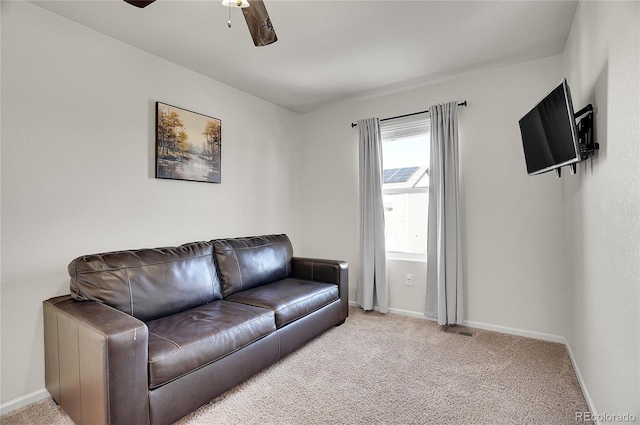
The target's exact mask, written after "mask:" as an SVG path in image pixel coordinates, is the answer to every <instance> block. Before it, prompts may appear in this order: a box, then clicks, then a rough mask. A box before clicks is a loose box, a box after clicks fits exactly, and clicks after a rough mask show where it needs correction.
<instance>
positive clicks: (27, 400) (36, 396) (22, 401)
mask: <svg viewBox="0 0 640 425" xmlns="http://www.w3.org/2000/svg"><path fill="white" fill-rule="evenodd" d="M47 397H49V392H48V391H47V390H46V389H44V388H42V389H41V390H38V391H34V392H32V393H30V394H27V395H23V396H22V397H18V398H16V399H14V400H11V401H8V402H6V403H3V404H0V415H2V416H4V415H6V414H7V413H9V412H13V411H14V410H16V409H19V408H21V407H24V406H27V405H29V404H31V403H35V402H37V401H40V400H44V399H45V398H47Z"/></svg>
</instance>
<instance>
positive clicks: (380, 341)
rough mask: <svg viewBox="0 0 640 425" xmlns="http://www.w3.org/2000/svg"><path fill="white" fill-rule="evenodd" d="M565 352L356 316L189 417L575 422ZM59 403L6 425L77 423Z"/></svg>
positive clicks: (576, 399)
mask: <svg viewBox="0 0 640 425" xmlns="http://www.w3.org/2000/svg"><path fill="white" fill-rule="evenodd" d="M587 410H588V409H587V404H586V402H585V400H584V397H583V395H582V392H581V390H580V387H579V385H578V382H577V379H576V376H575V373H574V370H573V368H572V366H571V361H570V360H569V357H568V354H567V352H566V349H565V347H564V346H563V345H561V344H554V343H549V342H544V341H539V340H535V339H528V338H523V337H517V336H511V335H504V334H499V333H495V332H489V331H483V330H476V329H473V336H472V337H468V336H462V335H457V334H450V333H445V332H442V331H441V330H440V327H439V326H438V325H437V324H435V323H433V322H430V321H427V320H421V319H415V318H410V317H404V316H399V315H393V314H387V315H381V314H379V313H376V312H369V313H365V312H363V311H362V310H359V309H353V308H352V309H351V311H350V317H349V319H347V322H346V323H345V324H344V325H342V326H340V327H337V328H334V329H332V330H330V331H329V332H327V333H326V334H324V335H322V336H320V337H319V338H317V339H316V340H314V341H312V342H311V343H309V344H307V345H306V346H304V347H302V348H301V349H299V350H298V351H296V352H295V353H293V354H292V355H290V356H288V357H287V358H285V359H283V360H282V361H280V362H279V363H278V364H276V365H273V366H272V367H270V368H268V369H266V370H264V371H263V372H261V373H259V374H258V375H256V376H255V377H253V378H252V379H250V380H249V381H247V382H245V383H244V384H242V385H240V386H238V387H236V388H234V389H232V390H231V391H229V392H227V393H225V394H223V395H222V396H220V397H218V398H217V399H215V400H213V401H212V402H211V403H209V404H207V405H205V406H203V407H201V408H200V409H198V410H197V411H195V412H193V413H191V414H190V415H188V416H186V417H184V418H183V419H181V420H180V421H179V422H178V424H179V425H187V424H188V425H192V424H203V425H205V424H207V425H208V424H243V425H244V424H455V425H457V424H492V425H495V424H553V425H557V424H576V423H577V422H576V421H575V412H584V411H587ZM70 423H71V421H70V420H69V418H68V417H67V416H66V415H65V414H64V412H62V411H61V410H60V408H58V407H57V406H56V405H55V404H54V403H53V402H52V401H51V399H47V400H42V401H40V402H38V403H35V404H33V405H31V406H28V407H25V408H23V409H20V410H18V411H15V412H12V413H10V414H9V415H7V416H4V417H2V424H6V425H13V424H20V425H23V424H33V425H38V424H43V425H45V424H46V425H52V424H56V425H57V424H70Z"/></svg>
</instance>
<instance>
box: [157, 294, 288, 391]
mask: <svg viewBox="0 0 640 425" xmlns="http://www.w3.org/2000/svg"><path fill="white" fill-rule="evenodd" d="M147 327H148V328H149V388H156V387H159V386H161V385H163V384H165V383H167V382H169V381H172V380H174V379H176V378H179V377H180V376H183V375H185V374H187V373H189V372H191V371H193V370H196V369H198V368H200V367H203V366H205V365H207V364H210V363H213V362H215V361H216V360H218V359H220V358H222V357H224V356H226V355H228V354H231V353H233V352H234V351H237V350H239V349H240V348H242V347H244V346H246V345H248V344H251V343H252V342H254V341H257V340H258V339H260V338H262V337H264V336H266V335H268V334H270V333H272V332H274V331H275V330H276V327H275V321H274V314H273V312H272V311H271V310H268V309H263V308H259V307H254V306H250V305H243V304H238V303H233V302H229V301H223V300H220V301H214V302H212V303H209V304H205V305H202V306H199V307H195V308H192V309H190V310H186V311H183V312H180V313H177V314H173V315H171V316H167V317H163V318H161V319H157V320H153V321H151V322H148V323H147Z"/></svg>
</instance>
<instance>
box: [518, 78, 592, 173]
mask: <svg viewBox="0 0 640 425" xmlns="http://www.w3.org/2000/svg"><path fill="white" fill-rule="evenodd" d="M519 123H520V134H521V135H522V147H523V148H524V158H525V162H526V165H527V173H528V174H529V175H530V176H531V175H535V174H541V173H546V172H547V171H551V170H554V169H557V168H560V167H562V166H565V165H569V164H574V163H576V162H579V161H580V147H579V145H578V136H577V128H576V121H575V118H574V112H573V103H572V102H571V93H570V92H569V85H568V84H567V80H566V79H563V80H562V81H561V82H560V84H558V86H557V87H556V88H554V89H553V90H552V91H551V93H549V94H548V95H546V96H545V97H544V98H543V99H542V100H541V101H540V102H539V103H538V104H537V105H536V106H535V107H534V108H533V109H532V110H531V111H529V112H528V113H527V114H526V115H525V116H524V117H522V119H520V121H519Z"/></svg>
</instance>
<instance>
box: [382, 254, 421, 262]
mask: <svg viewBox="0 0 640 425" xmlns="http://www.w3.org/2000/svg"><path fill="white" fill-rule="evenodd" d="M387 260H389V261H409V262H415V263H426V262H427V257H426V256H421V255H412V254H404V253H400V252H387Z"/></svg>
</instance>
